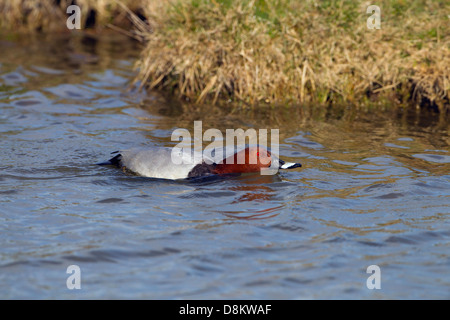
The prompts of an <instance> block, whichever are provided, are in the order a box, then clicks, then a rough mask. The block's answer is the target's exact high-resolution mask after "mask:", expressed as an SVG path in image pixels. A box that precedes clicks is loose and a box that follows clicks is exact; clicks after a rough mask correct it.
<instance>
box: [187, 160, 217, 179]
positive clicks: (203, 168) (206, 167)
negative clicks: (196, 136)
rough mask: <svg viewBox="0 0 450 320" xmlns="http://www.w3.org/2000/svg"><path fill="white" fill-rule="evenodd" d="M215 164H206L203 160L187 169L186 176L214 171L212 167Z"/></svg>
mask: <svg viewBox="0 0 450 320" xmlns="http://www.w3.org/2000/svg"><path fill="white" fill-rule="evenodd" d="M216 166H217V165H216V164H215V163H213V164H207V163H205V162H204V161H203V162H202V163H200V164H198V165H196V166H195V167H194V168H192V170H191V171H189V174H188V178H195V177H202V176H206V175H209V174H213V173H214V169H215V168H216Z"/></svg>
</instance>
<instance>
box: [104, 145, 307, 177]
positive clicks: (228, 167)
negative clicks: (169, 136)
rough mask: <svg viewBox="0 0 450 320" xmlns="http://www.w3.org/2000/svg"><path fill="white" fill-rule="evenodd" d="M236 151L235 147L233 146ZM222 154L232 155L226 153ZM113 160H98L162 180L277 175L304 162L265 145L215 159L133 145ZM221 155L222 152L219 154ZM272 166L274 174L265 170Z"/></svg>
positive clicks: (116, 152)
mask: <svg viewBox="0 0 450 320" xmlns="http://www.w3.org/2000/svg"><path fill="white" fill-rule="evenodd" d="M233 150H234V148H233ZM225 152H226V151H225V150H224V153H222V154H229V153H225ZM111 154H115V156H114V157H112V158H111V159H109V160H107V161H105V162H101V163H97V164H98V165H112V166H116V167H118V168H121V169H123V170H124V171H128V172H132V173H134V174H136V175H139V176H143V177H149V178H158V179H170V180H178V179H192V178H199V177H205V176H210V175H234V174H236V175H240V174H244V173H251V172H261V173H262V174H274V173H276V172H278V169H294V168H299V167H301V166H302V165H301V163H296V162H286V161H283V160H281V159H279V158H278V157H276V156H275V155H273V154H272V152H271V151H269V150H268V149H267V148H265V147H263V146H259V145H257V146H246V147H245V148H244V149H241V150H238V151H236V152H235V153H234V154H233V155H231V156H228V157H226V158H223V157H222V159H221V160H219V161H214V160H215V158H214V157H211V156H207V155H206V154H205V152H204V153H203V154H202V153H199V152H195V151H194V153H193V154H191V153H190V152H189V153H187V152H183V150H182V149H181V150H174V148H168V147H151V148H132V149H128V150H124V151H115V152H112V153H111ZM219 156H220V155H219ZM269 169H271V170H272V171H271V172H272V173H270V172H269V171H267V172H265V171H264V170H269Z"/></svg>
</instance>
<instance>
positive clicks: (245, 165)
mask: <svg viewBox="0 0 450 320" xmlns="http://www.w3.org/2000/svg"><path fill="white" fill-rule="evenodd" d="M272 162H274V165H276V169H278V168H282V169H291V168H297V167H301V164H300V163H292V164H289V165H288V166H286V163H285V162H284V161H282V160H280V159H278V158H276V157H272V154H271V153H270V151H268V150H267V149H266V148H264V147H261V146H254V147H247V148H246V149H244V150H241V151H239V152H237V153H235V154H234V155H232V156H230V157H228V158H226V159H225V160H223V161H221V162H220V163H218V164H217V165H216V166H215V168H214V173H216V174H229V173H247V172H259V171H261V169H264V168H269V167H270V166H271V165H272Z"/></svg>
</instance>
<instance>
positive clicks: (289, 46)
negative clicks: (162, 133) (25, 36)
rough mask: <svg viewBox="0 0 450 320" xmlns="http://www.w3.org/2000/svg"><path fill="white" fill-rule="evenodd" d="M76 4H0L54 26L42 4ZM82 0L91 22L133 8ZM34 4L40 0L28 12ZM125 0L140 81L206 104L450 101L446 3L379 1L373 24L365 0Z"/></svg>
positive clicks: (7, 22)
mask: <svg viewBox="0 0 450 320" xmlns="http://www.w3.org/2000/svg"><path fill="white" fill-rule="evenodd" d="M68 2H70V3H71V1H68V0H66V1H64V0H61V1H56V0H54V1H52V0H48V1H43V0H42V1H38V0H35V1H31V0H30V1H25V0H17V1H12V2H9V1H5V0H0V9H2V20H1V22H0V27H2V28H3V26H10V27H11V26H14V25H20V24H21V23H22V24H25V25H27V26H33V27H30V28H34V29H36V25H38V26H40V27H39V29H41V30H47V29H50V25H51V24H52V23H51V21H53V20H54V19H53V20H52V19H49V18H48V17H50V15H48V17H47V18H45V17H46V14H42V10H44V9H45V10H47V11H48V12H50V11H51V10H52V8H53V9H54V8H55V7H57V8H58V10H56V11H59V13H57V14H56V15H55V16H60V15H61V14H62V16H60V18H59V19H66V17H67V15H65V14H64V11H62V10H61V8H63V9H64V8H65V6H67V3H68ZM76 2H77V4H79V5H80V6H81V7H82V10H84V12H86V13H87V14H85V15H84V16H85V18H84V19H85V20H83V21H84V23H83V25H84V26H89V24H92V18H91V19H90V20H89V15H91V16H92V15H94V17H95V19H94V22H95V25H96V26H97V27H102V26H104V25H107V24H116V22H118V21H119V20H120V19H122V20H123V18H124V17H125V16H126V11H125V9H124V8H123V7H122V6H121V5H120V4H118V3H117V2H116V1H113V0H103V1H93V0H77V1H76ZM10 3H22V11H20V10H18V9H17V7H16V9H10V10H11V12H12V13H13V14H10V15H8V17H6V18H5V16H6V14H4V12H5V11H4V8H5V6H8V4H10ZM24 3H28V4H29V5H31V4H34V5H36V4H41V5H40V6H37V7H36V6H34V7H33V8H32V9H27V10H25V11H23V6H24ZM122 3H124V4H125V5H126V6H128V7H129V8H130V9H131V12H134V13H137V14H138V15H139V17H140V18H143V17H145V20H146V22H145V23H142V22H140V20H139V19H138V17H137V16H136V15H134V20H133V21H134V27H132V26H128V27H127V26H126V24H123V23H122V27H123V26H125V28H126V31H127V32H129V31H132V29H133V28H134V30H135V31H136V33H135V34H136V35H137V37H138V38H139V39H141V40H142V41H144V43H145V49H144V50H143V52H142V56H141V59H140V60H139V62H138V64H137V67H138V69H139V74H138V77H137V80H138V81H139V83H140V84H141V85H142V86H144V87H146V88H149V89H162V90H163V91H164V92H168V93H170V94H172V95H173V94H175V95H178V96H180V97H182V98H185V99H188V100H190V101H194V102H197V103H202V102H207V103H216V102H220V103H226V102H229V101H231V102H233V103H245V104H250V105H254V104H260V103H270V104H298V103H302V104H315V105H316V104H317V105H319V104H320V105H335V104H349V103H350V104H355V105H366V106H368V105H374V104H384V105H385V104H393V105H413V106H414V105H420V106H432V107H435V108H439V109H441V110H448V109H449V105H450V17H449V15H450V3H449V2H448V1H444V0H442V1H440V0H435V1H427V0H418V1H415V2H409V1H392V0H381V1H377V3H376V4H377V5H378V6H379V7H380V9H381V29H378V30H377V29H375V30H369V29H368V28H367V24H366V21H367V19H368V18H369V16H370V15H371V14H368V13H366V9H367V7H368V6H369V5H370V4H371V3H369V2H366V1H345V0H344V1H333V0H324V1H318V0H305V1H300V0H298V1H294V0H272V1H269V0H166V1H151V0H147V1H146V0H128V1H125V0H123V1H122ZM10 6H11V5H10ZM30 10H31V11H30ZM39 12H40V14H39ZM25 13H26V14H25ZM21 14H22V18H20V15H21ZM53 14H55V13H53ZM131 16H133V15H131ZM119 18H120V19H119ZM46 19H47V20H49V22H46V21H47V20H46ZM55 19H56V18H55ZM24 21H25V23H24ZM36 21H41V22H40V23H36ZM55 21H56V20H55ZM64 21H65V20H64ZM89 21H90V22H89ZM122 22H123V21H122ZM59 26H61V23H59ZM64 26H65V22H64ZM127 28H128V29H127Z"/></svg>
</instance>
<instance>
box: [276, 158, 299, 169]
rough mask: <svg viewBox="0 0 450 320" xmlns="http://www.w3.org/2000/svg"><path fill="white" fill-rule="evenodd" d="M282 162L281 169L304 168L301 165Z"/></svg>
mask: <svg viewBox="0 0 450 320" xmlns="http://www.w3.org/2000/svg"><path fill="white" fill-rule="evenodd" d="M279 161H280V169H294V168H300V167H301V166H302V164H301V163H295V162H285V161H283V160H279Z"/></svg>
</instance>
